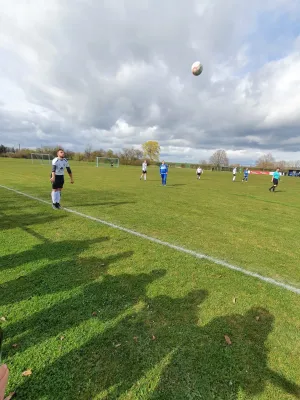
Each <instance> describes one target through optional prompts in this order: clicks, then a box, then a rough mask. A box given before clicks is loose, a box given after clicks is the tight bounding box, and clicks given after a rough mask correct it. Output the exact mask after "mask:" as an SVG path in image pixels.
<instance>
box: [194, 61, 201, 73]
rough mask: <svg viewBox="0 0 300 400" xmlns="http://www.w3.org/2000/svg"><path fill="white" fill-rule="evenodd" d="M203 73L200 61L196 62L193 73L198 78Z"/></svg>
mask: <svg viewBox="0 0 300 400" xmlns="http://www.w3.org/2000/svg"><path fill="white" fill-rule="evenodd" d="M202 71H203V65H202V64H201V62H200V61H195V62H194V64H193V65H192V73H193V75H195V76H198V75H200V74H201V72H202Z"/></svg>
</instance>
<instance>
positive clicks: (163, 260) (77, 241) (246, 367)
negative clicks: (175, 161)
mask: <svg viewBox="0 0 300 400" xmlns="http://www.w3.org/2000/svg"><path fill="white" fill-rule="evenodd" d="M71 167H72V169H73V172H74V179H75V184H74V185H70V184H69V180H68V179H66V184H65V189H64V193H63V198H62V205H63V206H64V207H67V208H70V209H72V210H76V211H78V212H80V213H83V214H85V215H88V216H92V217H96V218H98V219H102V220H105V221H107V222H112V223H114V224H117V225H120V226H122V227H125V228H129V229H132V230H135V231H137V232H140V233H142V234H145V235H148V236H151V237H153V238H157V239H161V240H162V241H165V242H168V243H171V244H175V245H178V246H182V247H184V248H187V249H190V250H194V251H196V252H198V253H203V254H206V255H209V256H212V257H215V258H217V259H220V260H224V261H227V262H228V263H230V264H233V265H236V266H240V267H242V268H244V269H246V270H248V271H251V272H256V273H259V274H260V275H263V276H265V277H269V278H273V279H275V280H277V281H279V282H283V283H286V284H289V285H292V286H294V287H295V288H300V246H299V238H298V232H299V230H300V213H299V211H300V204H299V197H300V180H298V179H297V178H290V177H284V178H283V179H282V182H281V183H280V186H279V188H278V192H277V193H270V192H269V191H268V187H269V186H270V185H271V183H270V177H269V176H252V175H251V176H250V177H249V182H248V183H241V176H238V178H237V181H236V182H234V183H233V182H232V181H231V174H230V173H225V172H223V173H217V172H205V173H204V175H203V176H202V178H201V181H197V180H196V175H195V171H194V170H190V169H187V170H184V169H171V170H170V172H169V177H168V185H167V186H166V187H162V186H161V185H160V180H159V175H158V171H157V169H156V168H150V169H149V173H148V180H147V182H144V181H140V180H139V176H140V168H135V167H120V168H119V169H110V168H105V169H101V168H95V167H94V166H93V165H84V164H79V163H71ZM0 171H1V177H0V185H4V186H7V187H10V188H13V189H16V190H18V191H21V192H23V193H26V194H29V195H31V196H34V197H37V198H39V199H42V200H46V201H49V205H47V204H44V203H41V202H38V201H36V200H33V199H30V198H27V197H24V196H22V195H20V194H17V193H14V192H11V191H8V190H7V189H4V188H0V196H1V197H0V221H1V231H0V319H1V318H2V320H0V324H1V327H2V328H3V329H4V332H5V338H6V340H5V345H4V348H3V361H4V362H6V363H7V364H8V366H9V368H10V371H11V376H10V381H9V388H8V391H16V393H17V398H18V399H24V400H25V399H26V400H36V399H39V400H46V399H47V400H48V399H51V400H52V399H53V400H58V399H59V400H63V399H66V400H73V399H81V400H88V399H89V400H90V399H93V400H98V399H122V400H125V399H126V400H129V399H130V400H131V399H138V400H146V399H151V400H154V399H155V400H156V399H161V400H168V399H170V400H171V399H172V400H174V399H180V400H181V399H185V400H190V399H204V400H211V399H218V400H236V399H268V400H271V399H272V400H277V399H279V400H281V399H295V398H300V373H299V371H300V335H299V332H300V311H299V310H300V295H298V294H296V293H292V292H290V291H288V290H286V289H284V288H281V287H277V286H275V285H272V284H269V283H266V282H264V281H261V280H259V279H257V278H253V277H251V276H246V275H244V274H242V273H240V272H235V271H232V270H229V269H227V268H224V267H223V266H221V265H217V264H215V263H213V262H211V261H209V260H207V259H197V258H196V257H193V256H192V255H189V254H185V253H182V252H180V251H176V250H175V249H172V248H168V247H166V246H163V245H160V244H157V243H153V242H150V241H148V240H146V239H145V238H142V237H137V236H134V235H131V234H130V233H126V232H124V231H120V230H118V229H113V228H111V227H109V226H106V225H103V224H100V223H98V222H96V221H92V220H89V219H87V218H85V217H83V216H78V215H74V214H72V213H70V212H66V211H64V210H52V208H51V205H50V183H49V179H48V178H49V172H50V169H49V166H43V165H38V164H36V165H32V164H31V161H28V160H11V159H1V158H0ZM229 339H230V341H229ZM27 370H30V371H31V375H30V376H26V377H24V376H22V373H23V372H24V371H27Z"/></svg>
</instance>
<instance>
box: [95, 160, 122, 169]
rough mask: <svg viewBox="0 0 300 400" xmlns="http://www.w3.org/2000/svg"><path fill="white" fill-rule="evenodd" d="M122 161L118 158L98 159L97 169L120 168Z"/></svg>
mask: <svg viewBox="0 0 300 400" xmlns="http://www.w3.org/2000/svg"><path fill="white" fill-rule="evenodd" d="M119 165H120V160H119V159H118V158H108V157H96V167H110V168H114V167H119Z"/></svg>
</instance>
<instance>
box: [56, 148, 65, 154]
mask: <svg viewBox="0 0 300 400" xmlns="http://www.w3.org/2000/svg"><path fill="white" fill-rule="evenodd" d="M59 151H63V152H65V151H64V149H58V150H57V152H56V153H58V152H59Z"/></svg>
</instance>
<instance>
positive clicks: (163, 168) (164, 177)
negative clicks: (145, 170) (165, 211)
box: [159, 161, 169, 186]
mask: <svg viewBox="0 0 300 400" xmlns="http://www.w3.org/2000/svg"><path fill="white" fill-rule="evenodd" d="M168 170H169V168H168V166H167V165H166V164H165V162H164V161H162V163H161V166H160V167H159V173H160V176H161V183H162V185H163V186H166V184H167V175H168Z"/></svg>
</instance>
